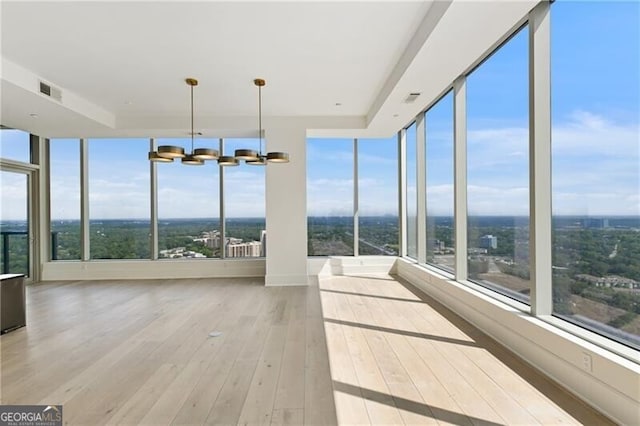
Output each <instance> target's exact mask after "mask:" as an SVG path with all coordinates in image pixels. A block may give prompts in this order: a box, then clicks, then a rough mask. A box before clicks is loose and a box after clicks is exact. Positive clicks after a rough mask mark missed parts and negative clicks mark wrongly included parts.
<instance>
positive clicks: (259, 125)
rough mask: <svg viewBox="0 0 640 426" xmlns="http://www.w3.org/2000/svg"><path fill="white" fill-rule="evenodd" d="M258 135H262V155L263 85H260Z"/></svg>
mask: <svg viewBox="0 0 640 426" xmlns="http://www.w3.org/2000/svg"><path fill="white" fill-rule="evenodd" d="M258 132H260V134H259V135H258V136H259V137H260V157H262V85H260V86H258Z"/></svg>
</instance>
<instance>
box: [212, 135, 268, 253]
mask: <svg viewBox="0 0 640 426" xmlns="http://www.w3.org/2000/svg"><path fill="white" fill-rule="evenodd" d="M236 149H253V150H256V151H259V150H260V142H259V140H258V139H257V138H256V139H225V140H224V152H225V154H227V155H234V153H235V150H236ZM267 167H278V165H277V164H271V165H268V166H250V165H247V164H245V163H244V162H241V163H240V165H239V166H233V167H225V169H224V204H225V205H224V214H225V227H226V229H225V232H226V234H227V235H226V238H227V239H226V244H227V246H226V250H227V251H226V256H227V257H262V256H264V253H265V249H266V231H265V228H266V222H265V170H266V168H267Z"/></svg>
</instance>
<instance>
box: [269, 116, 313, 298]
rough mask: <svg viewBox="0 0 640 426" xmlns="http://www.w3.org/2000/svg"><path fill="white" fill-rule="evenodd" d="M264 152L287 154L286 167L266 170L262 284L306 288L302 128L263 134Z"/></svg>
mask: <svg viewBox="0 0 640 426" xmlns="http://www.w3.org/2000/svg"><path fill="white" fill-rule="evenodd" d="M265 136H266V141H267V144H266V146H267V151H284V152H288V153H289V158H290V161H289V163H283V164H279V163H270V164H268V165H267V166H266V168H267V170H266V175H267V176H266V186H267V187H266V198H267V199H266V222H267V259H266V277H265V284H266V285H268V286H278V285H287V286H290V285H307V284H308V280H307V138H306V130H305V129H304V128H303V127H285V126H281V127H272V128H267V129H266V130H265Z"/></svg>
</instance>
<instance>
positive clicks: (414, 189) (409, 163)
mask: <svg viewBox="0 0 640 426" xmlns="http://www.w3.org/2000/svg"><path fill="white" fill-rule="evenodd" d="M405 139H406V150H405V152H406V159H405V166H406V182H407V202H406V204H407V217H406V223H407V229H406V238H407V256H409V257H412V258H414V259H417V258H418V152H417V149H418V139H417V129H416V123H415V122H414V123H413V124H411V125H410V126H409V127H408V128H407V129H406V131H405Z"/></svg>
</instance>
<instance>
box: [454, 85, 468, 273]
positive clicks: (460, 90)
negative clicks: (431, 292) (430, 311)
mask: <svg viewBox="0 0 640 426" xmlns="http://www.w3.org/2000/svg"><path fill="white" fill-rule="evenodd" d="M453 111H454V113H453V156H454V160H453V171H454V178H453V182H454V184H453V186H454V203H453V211H454V214H453V216H454V222H455V225H454V226H455V227H454V232H455V234H454V247H455V249H456V254H455V275H456V279H457V280H459V281H464V280H466V279H467V79H466V77H464V76H461V77H458V78H457V79H456V81H454V82H453Z"/></svg>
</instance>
